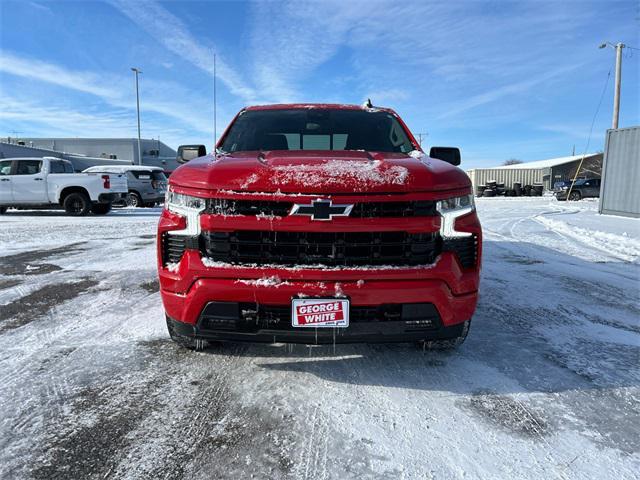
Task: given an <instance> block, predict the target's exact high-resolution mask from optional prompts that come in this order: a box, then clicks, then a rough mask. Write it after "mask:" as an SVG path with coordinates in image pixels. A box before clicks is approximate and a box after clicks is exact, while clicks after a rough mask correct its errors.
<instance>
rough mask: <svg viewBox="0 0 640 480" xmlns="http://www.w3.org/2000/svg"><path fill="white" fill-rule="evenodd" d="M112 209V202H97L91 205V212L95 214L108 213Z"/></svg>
mask: <svg viewBox="0 0 640 480" xmlns="http://www.w3.org/2000/svg"><path fill="white" fill-rule="evenodd" d="M110 211H111V204H110V203H95V204H93V205H91V213H93V214H94V215H106V214H107V213H109V212H110Z"/></svg>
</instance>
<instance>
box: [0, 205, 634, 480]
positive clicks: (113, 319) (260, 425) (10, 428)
mask: <svg viewBox="0 0 640 480" xmlns="http://www.w3.org/2000/svg"><path fill="white" fill-rule="evenodd" d="M478 208H479V211H480V216H481V220H482V223H483V226H484V230H485V244H484V245H485V253H484V269H483V274H482V276H483V279H482V291H481V294H482V295H481V301H480V305H479V308H478V312H477V315H476V317H475V318H474V321H473V323H472V327H471V332H470V336H469V338H468V340H467V342H466V343H465V344H464V345H463V346H462V348H461V349H460V350H459V351H457V352H455V353H446V354H442V353H429V352H426V353H424V352H422V351H419V350H416V349H414V347H412V346H407V345H383V346H367V345H355V346H349V345H343V346H337V347H336V348H335V350H334V349H333V348H332V347H316V348H309V347H305V346H287V345H280V346H261V345H235V344H229V345H225V346H223V347H221V348H217V349H212V350H209V351H206V352H202V353H194V352H190V351H186V350H182V349H180V348H178V347H176V346H175V345H174V344H172V343H171V342H170V341H169V340H168V338H167V335H166V332H165V326H164V318H163V312H162V307H161V303H160V297H159V294H158V292H157V288H158V285H157V282H156V278H155V266H154V248H155V247H154V238H153V234H154V230H155V224H156V221H157V215H158V213H159V211H158V210H139V211H132V210H120V211H115V212H113V213H111V214H109V215H108V216H106V217H101V218H97V217H89V218H80V219H72V218H68V217H66V216H64V215H63V214H62V213H57V212H56V213H54V212H48V213H45V212H40V213H37V212H34V213H25V212H9V213H8V214H7V215H4V216H2V217H0V273H1V274H2V275H0V477H1V478H12V479H13V478H30V477H31V478H36V479H52V478H74V479H85V478H100V479H103V478H148V479H156V478H169V479H173V478H194V479H200V478H202V479H204V478H250V477H255V478H270V479H271V478H273V479H278V478H296V479H348V478H358V479H376V478H391V479H402V478H405V479H410V478H411V479H413V478H416V479H417V478H419V479H423V478H441V479H451V478H483V479H487V478H491V479H493V478H509V479H512V478H513V479H518V478H534V479H540V478H544V479H547V478H560V479H569V478H583V479H592V478H615V479H625V478H637V476H638V472H640V434H639V431H640V428H639V414H640V398H639V395H640V388H639V386H640V368H639V365H640V363H639V360H640V322H639V320H638V319H639V318H640V307H639V303H638V298H639V286H640V278H639V271H640V270H639V268H640V260H639V259H640V231H639V230H640V223H639V221H637V220H631V219H621V218H616V217H599V216H598V215H597V214H596V211H597V203H596V202H586V201H585V202H579V203H574V202H571V203H564V204H563V203H558V202H555V201H554V200H552V199H548V198H531V199H529V198H527V199H511V198H506V199H480V201H479V202H478ZM634 472H635V473H634Z"/></svg>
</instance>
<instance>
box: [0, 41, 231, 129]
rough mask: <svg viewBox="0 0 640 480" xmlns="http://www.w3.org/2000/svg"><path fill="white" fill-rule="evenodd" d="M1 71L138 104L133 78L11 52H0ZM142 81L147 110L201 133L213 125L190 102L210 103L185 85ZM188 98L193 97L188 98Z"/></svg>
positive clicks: (120, 104)
mask: <svg viewBox="0 0 640 480" xmlns="http://www.w3.org/2000/svg"><path fill="white" fill-rule="evenodd" d="M0 72H3V73H8V74H11V75H15V76H19V77H23V78H28V79H31V80H37V81H40V82H44V83H48V84H52V85H56V86H59V87H63V88H67V89H70V90H75V91H77V92H82V93H88V94H90V95H94V96H96V97H98V98H100V99H101V100H102V101H104V102H105V103H108V104H109V105H111V106H113V107H116V108H120V109H127V110H132V109H133V108H134V104H133V102H132V101H131V99H130V98H129V94H131V95H132V94H133V90H132V83H131V79H130V78H126V77H123V76H117V75H110V76H107V77H106V76H105V75H104V74H100V75H98V74H96V73H93V72H83V71H77V70H70V69H67V68H65V67H62V66H60V65H56V64H53V63H48V62H44V61H42V60H37V59H27V58H25V57H22V56H19V55H15V54H11V53H9V52H2V53H0ZM141 84H142V99H143V102H142V110H143V112H144V113H146V112H155V113H159V114H161V115H164V116H166V117H169V118H173V119H177V120H179V121H180V123H181V124H184V123H186V124H188V125H189V126H190V127H191V128H193V129H195V130H196V131H198V132H201V133H203V132H208V130H207V127H209V126H211V128H213V127H212V125H210V124H211V119H210V117H207V116H205V115H203V114H202V112H200V111H194V109H192V108H190V107H189V104H192V105H203V104H204V105H206V104H207V102H206V101H204V100H203V99H201V98H195V97H194V96H193V95H192V94H190V93H189V92H186V91H184V89H183V88H182V87H180V86H178V85H175V84H173V83H171V82H165V81H157V80H155V81H154V80H148V79H145V78H143V79H141ZM114 85H117V87H115V86H114ZM127 92H128V93H127ZM33 93H34V94H36V93H37V92H33ZM176 97H178V98H181V99H183V101H181V102H175V101H172V100H170V99H172V98H176ZM186 99H189V100H190V101H189V102H186V101H184V100H186ZM211 108H213V107H211ZM222 115H224V113H223V114H222Z"/></svg>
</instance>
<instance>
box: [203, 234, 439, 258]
mask: <svg viewBox="0 0 640 480" xmlns="http://www.w3.org/2000/svg"><path fill="white" fill-rule="evenodd" d="M202 249H203V254H204V255H205V256H207V257H209V258H211V259H213V260H216V261H223V262H229V263H238V264H247V263H248V264H251V263H255V264H276V265H287V266H294V265H314V264H320V265H326V266H345V267H349V266H363V265H372V266H376V265H395V266H402V265H427V264H431V263H433V262H434V261H435V259H436V257H437V256H438V254H439V252H440V242H439V236H438V234H437V233H416V234H411V233H407V232H275V231H251V230H240V231H235V232H204V233H203V234H202Z"/></svg>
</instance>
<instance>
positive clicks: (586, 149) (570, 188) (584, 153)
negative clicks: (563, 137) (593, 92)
mask: <svg viewBox="0 0 640 480" xmlns="http://www.w3.org/2000/svg"><path fill="white" fill-rule="evenodd" d="M610 78H611V68H610V69H609V72H608V73H607V80H606V81H605V82H604V88H603V89H602V93H601V94H600V100H599V101H598V107H597V108H596V112H595V113H594V114H593V119H591V128H589V136H588V137H587V144H586V146H585V147H584V152H583V154H582V158H581V159H580V164H579V165H578V168H577V169H576V174H575V175H574V176H573V180H572V181H571V186H570V187H569V191H568V192H567V200H569V197H570V196H571V190H573V185H574V183H576V179H577V178H578V174H579V173H580V169H581V168H582V163H583V162H584V157H586V156H587V152H588V151H589V144H590V143H591V135H592V134H593V126H594V125H595V123H596V118H597V117H598V112H600V107H601V106H602V100H604V94H605V93H606V92H607V87H608V86H609V79H610Z"/></svg>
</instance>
